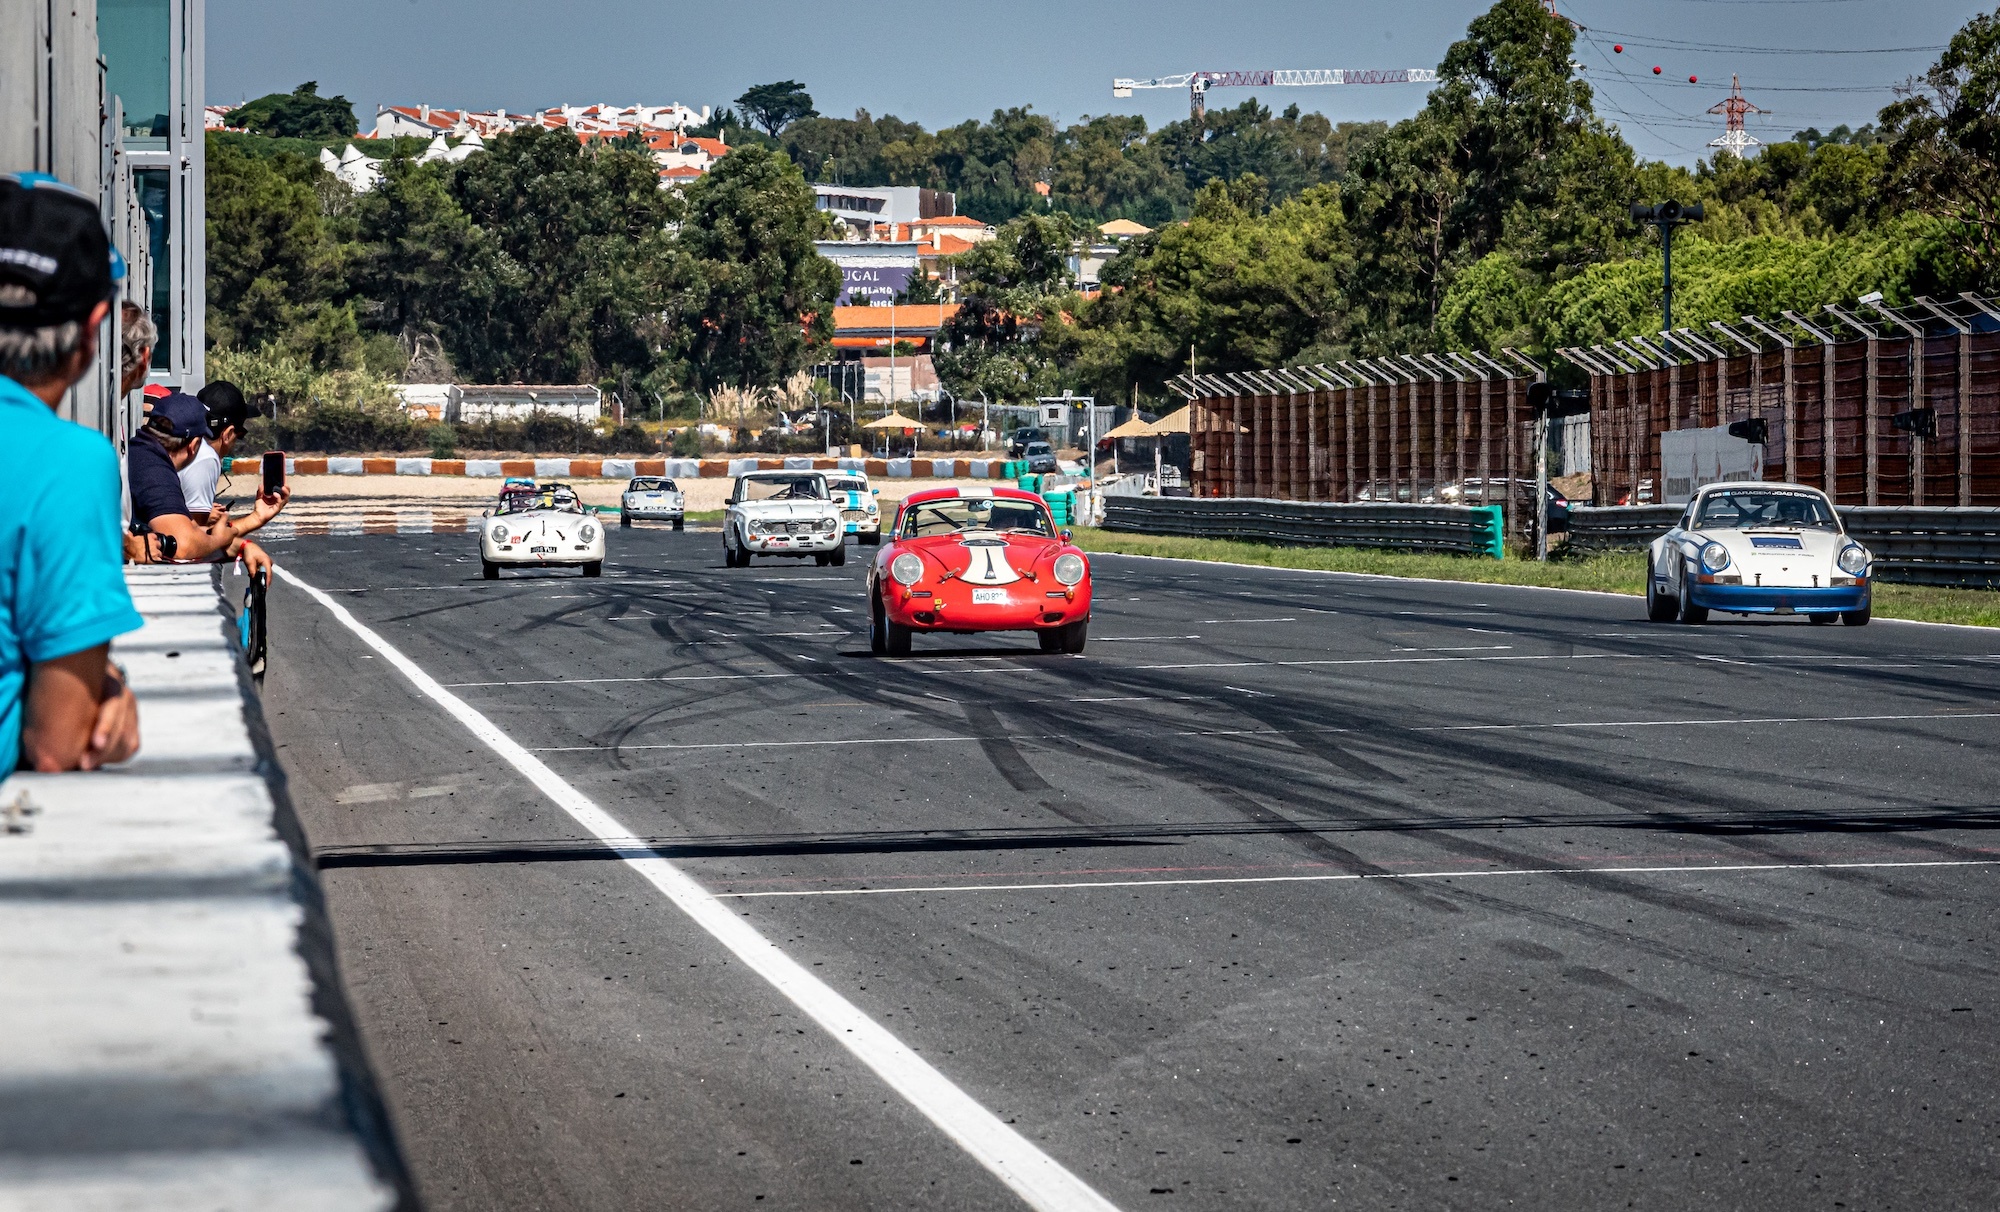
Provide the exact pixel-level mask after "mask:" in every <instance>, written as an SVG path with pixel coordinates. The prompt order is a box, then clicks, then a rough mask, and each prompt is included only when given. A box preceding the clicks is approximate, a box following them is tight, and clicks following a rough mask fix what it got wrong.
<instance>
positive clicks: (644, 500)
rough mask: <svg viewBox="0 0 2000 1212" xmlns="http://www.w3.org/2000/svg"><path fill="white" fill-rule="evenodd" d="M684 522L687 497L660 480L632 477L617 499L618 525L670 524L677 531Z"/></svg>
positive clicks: (670, 481) (661, 478) (673, 485)
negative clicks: (634, 523) (637, 522)
mask: <svg viewBox="0 0 2000 1212" xmlns="http://www.w3.org/2000/svg"><path fill="white" fill-rule="evenodd" d="M686 518H687V497H686V495H685V494H683V493H682V492H681V490H680V489H679V488H678V487H676V486H675V484H674V482H673V481H672V480H669V479H667V478H665V477H664V476H633V477H632V482H631V483H630V484H627V485H626V486H625V493H624V495H623V496H621V497H619V498H618V524H619V525H620V526H627V527H629V526H630V525H632V523H633V522H634V521H635V520H636V521H640V522H672V523H673V524H674V529H675V530H679V529H681V527H682V525H683V524H684V523H685V521H686Z"/></svg>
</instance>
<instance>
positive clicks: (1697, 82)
mask: <svg viewBox="0 0 2000 1212" xmlns="http://www.w3.org/2000/svg"><path fill="white" fill-rule="evenodd" d="M1688 83H1689V84H1699V83H1701V82H1700V81H1699V80H1696V79H1695V78H1694V77H1693V76H1689V77H1688Z"/></svg>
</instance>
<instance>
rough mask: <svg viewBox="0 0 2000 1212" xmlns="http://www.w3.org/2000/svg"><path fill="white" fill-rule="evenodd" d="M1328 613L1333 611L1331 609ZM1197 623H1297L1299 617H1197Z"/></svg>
mask: <svg viewBox="0 0 2000 1212" xmlns="http://www.w3.org/2000/svg"><path fill="white" fill-rule="evenodd" d="M1328 613H1331V612H1330V611H1329V612H1328ZM1195 622H1197V623H1296V622H1298V620H1297V619H1196V620H1195Z"/></svg>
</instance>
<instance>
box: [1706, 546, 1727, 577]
mask: <svg viewBox="0 0 2000 1212" xmlns="http://www.w3.org/2000/svg"><path fill="white" fill-rule="evenodd" d="M1701 567H1702V571H1703V572H1721V571H1722V570H1723V569H1725V568H1727V567H1729V549H1728V548H1727V547H1724V546H1723V545H1722V544H1720V543H1710V544H1708V545H1707V546H1706V547H1703V548H1702V549H1701Z"/></svg>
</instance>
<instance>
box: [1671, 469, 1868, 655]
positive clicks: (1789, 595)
mask: <svg viewBox="0 0 2000 1212" xmlns="http://www.w3.org/2000/svg"><path fill="white" fill-rule="evenodd" d="M1872 563H1873V557H1872V556H1870V555H1869V554H1868V549H1867V548H1866V547H1863V546H1862V545H1861V544H1859V543H1857V542H1855V541H1854V540H1853V539H1851V538H1849V537H1848V536H1847V531H1846V529H1845V528H1844V527H1843V526H1842V525H1841V522H1840V514H1839V513H1837V512H1836V511H1835V510H1834V508H1833V502H1831V501H1829V500H1828V499H1827V496H1826V494H1825V493H1823V492H1821V491H1820V490H1819V489H1817V488H1808V487H1806V486H1805V485H1803V484H1763V483H1746V482H1743V481H1729V482H1725V483H1720V484H1709V485H1705V486H1704V487H1702V488H1701V489H1700V490H1699V491H1697V492H1696V493H1695V495H1694V499H1693V500H1691V501H1689V502H1688V504H1687V509H1686V510H1685V511H1684V512H1682V514H1681V517H1680V521H1679V522H1677V523H1675V525H1674V528H1673V529H1672V530H1670V531H1668V532H1667V533H1666V534H1664V535H1661V536H1660V537H1659V538H1657V539H1654V540H1653V544H1652V547H1651V548H1650V549H1649V550H1648V553H1647V577H1646V617H1648V618H1650V619H1652V620H1653V621H1654V622H1656V623H1665V622H1668V621H1670V620H1672V619H1676V618H1678V619H1679V620H1680V621H1681V622H1683V623H1702V622H1706V621H1707V620H1708V612H1709V611H1711V610H1720V611H1723V612H1725V613H1729V614H1798V615H1804V616H1805V617H1806V618H1808V619H1810V620H1812V621H1813V622H1815V623H1831V622H1833V621H1834V620H1835V619H1840V620H1842V621H1844V622H1845V623H1846V624H1847V625H1848V626H1850V627H1859V626H1861V625H1863V624H1864V623H1866V622H1867V621H1868V617H1869V612H1870V610H1871V599H1870V587H1869V574H1870V573H1871V572H1872V571H1873V568H1872Z"/></svg>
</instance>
